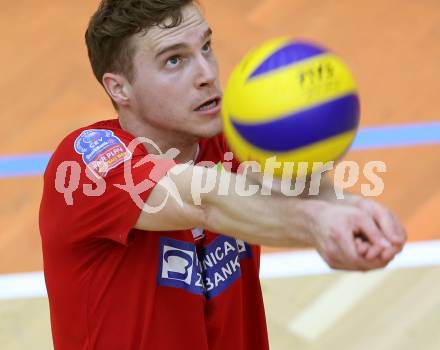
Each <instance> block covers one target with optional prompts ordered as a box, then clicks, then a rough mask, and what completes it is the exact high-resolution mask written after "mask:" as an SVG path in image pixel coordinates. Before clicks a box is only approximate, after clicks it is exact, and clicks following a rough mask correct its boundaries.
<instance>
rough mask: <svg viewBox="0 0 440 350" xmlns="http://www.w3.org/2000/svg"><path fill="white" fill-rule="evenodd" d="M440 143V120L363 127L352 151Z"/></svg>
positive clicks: (36, 163) (22, 163)
mask: <svg viewBox="0 0 440 350" xmlns="http://www.w3.org/2000/svg"><path fill="white" fill-rule="evenodd" d="M438 144H440V122H433V123H423V124H410V125H394V126H384V127H376V128H371V127H370V128H363V129H361V130H359V133H358V135H357V136H356V139H355V141H354V143H353V146H352V150H369V149H379V148H391V147H410V146H420V145H438ZM50 156H51V154H50V153H40V154H30V155H20V156H3V157H0V178H11V177H22V176H37V175H41V174H42V173H43V172H44V169H45V168H46V166H47V163H48V161H49V158H50Z"/></svg>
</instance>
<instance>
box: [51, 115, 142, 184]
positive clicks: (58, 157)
mask: <svg viewBox="0 0 440 350" xmlns="http://www.w3.org/2000/svg"><path fill="white" fill-rule="evenodd" d="M133 140H134V136H132V135H131V134H129V133H127V132H126V131H124V130H122V129H121V127H120V126H119V122H118V120H116V119H115V120H105V121H100V122H97V123H94V124H91V125H88V126H86V127H82V128H79V129H77V130H74V131H72V132H71V133H70V134H68V135H67V136H66V137H65V138H64V139H63V140H62V141H61V142H60V144H59V145H58V147H57V148H56V150H55V152H54V153H53V155H52V158H51V161H50V162H49V166H48V170H49V171H50V169H51V168H53V166H58V165H59V164H60V163H62V162H65V161H67V162H76V163H78V164H79V165H80V167H81V168H84V167H89V168H91V169H92V170H93V171H94V172H96V173H97V174H99V175H101V176H102V175H105V174H106V173H107V172H108V171H110V170H111V169H114V168H116V167H117V166H118V165H120V164H122V163H123V162H124V161H125V160H127V159H130V158H131V156H132V152H131V151H130V150H129V147H128V146H129V145H130V142H131V141H133ZM136 151H137V152H142V148H140V147H137V148H136Z"/></svg>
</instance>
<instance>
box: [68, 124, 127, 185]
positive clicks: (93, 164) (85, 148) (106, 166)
mask: <svg viewBox="0 0 440 350" xmlns="http://www.w3.org/2000/svg"><path fill="white" fill-rule="evenodd" d="M74 147H75V151H76V152H77V153H78V154H81V155H82V160H83V162H84V163H85V164H86V165H87V167H88V168H89V169H91V170H92V171H93V173H95V174H96V175H97V176H101V177H104V176H106V175H107V173H108V172H109V171H110V170H111V169H114V168H116V167H117V166H118V165H119V164H122V163H123V162H124V161H125V160H128V159H130V158H131V152H130V151H129V150H128V149H127V147H126V146H125V144H124V143H123V142H122V141H121V140H120V139H119V137H117V136H115V134H114V133H113V131H111V130H105V129H88V130H84V131H83V132H82V133H81V134H80V135H79V136H78V137H77V138H76V140H75V145H74Z"/></svg>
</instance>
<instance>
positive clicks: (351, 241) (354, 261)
mask: <svg viewBox="0 0 440 350" xmlns="http://www.w3.org/2000/svg"><path fill="white" fill-rule="evenodd" d="M347 233H349V234H345V235H342V236H341V239H340V240H339V241H338V242H337V243H338V245H339V248H340V250H341V251H342V253H343V256H345V262H346V264H347V265H348V266H349V267H352V268H353V269H355V270H362V271H365V270H368V269H369V266H368V262H367V261H366V260H365V259H364V257H363V256H362V255H361V254H359V251H358V249H357V243H356V237H355V234H354V233H353V232H350V231H348V232H347Z"/></svg>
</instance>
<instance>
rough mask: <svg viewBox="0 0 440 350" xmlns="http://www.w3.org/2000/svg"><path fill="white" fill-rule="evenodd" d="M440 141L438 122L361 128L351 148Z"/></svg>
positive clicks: (397, 145)
mask: <svg viewBox="0 0 440 350" xmlns="http://www.w3.org/2000/svg"><path fill="white" fill-rule="evenodd" d="M439 143H440V122H433V123H423V124H407V125H390V126H382V127H376V128H371V127H370V128H363V129H361V130H359V133H358V135H357V136H356V139H355V141H354V143H353V145H352V149H353V150H365V149H375V148H390V147H408V146H418V145H430V144H431V145H435V144H439Z"/></svg>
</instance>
